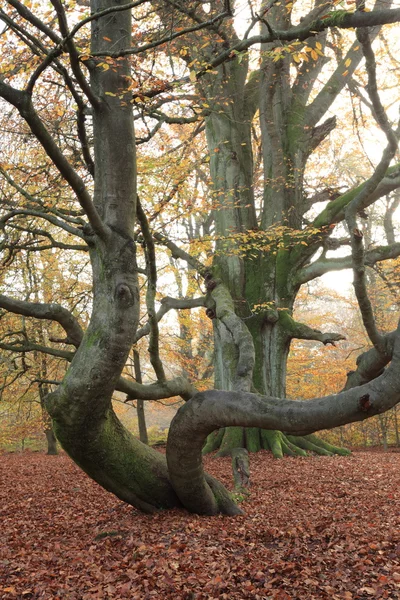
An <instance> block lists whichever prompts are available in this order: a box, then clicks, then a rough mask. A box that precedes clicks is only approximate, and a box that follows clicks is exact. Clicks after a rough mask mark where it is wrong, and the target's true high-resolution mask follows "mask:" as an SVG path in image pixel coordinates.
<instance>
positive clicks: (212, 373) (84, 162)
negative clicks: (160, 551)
mask: <svg viewBox="0 0 400 600" xmlns="http://www.w3.org/2000/svg"><path fill="white" fill-rule="evenodd" d="M399 20H400V9H399V8H397V7H396V6H395V5H391V4H390V3H389V4H388V3H384V2H381V0H377V2H376V3H375V4H373V5H372V4H371V6H369V5H367V4H366V3H365V2H362V1H360V2H359V1H357V2H356V3H352V2H347V3H346V2H336V1H333V2H330V1H328V2H320V1H319V0H316V2H310V3H309V2H306V1H304V2H299V3H296V4H295V3H293V2H291V1H287V2H286V1H283V2H282V1H279V2H275V1H273V0H271V1H269V2H261V3H260V4H259V3H258V2H255V1H253V0H249V1H248V2H236V3H235V2H233V0H232V1H229V0H223V1H222V0H216V1H214V2H204V1H203V0H198V1H193V2H192V1H189V2H180V0H177V1H175V0H160V1H159V2H157V1H156V2H148V1H147V0H136V1H134V2H130V3H126V4H124V3H123V2H121V1H118V0H91V1H90V2H89V1H86V0H76V1H75V2H69V3H66V2H63V1H62V0H51V2H50V3H49V4H48V5H46V6H44V5H43V4H42V3H41V2H38V1H35V0H30V1H28V2H21V1H20V0H7V1H6V2H5V4H4V6H3V7H2V8H1V9H0V21H1V26H2V30H1V34H0V49H1V68H0V99H1V115H0V118H1V132H2V133H1V150H0V152H1V154H0V185H1V200H0V202H1V204H0V211H1V212H0V224H1V231H2V239H1V249H0V251H1V271H0V277H1V287H2V292H3V293H2V294H1V295H0V309H1V313H0V317H1V318H0V334H1V335H0V350H1V355H0V359H1V361H0V369H1V371H0V374H1V399H0V411H1V412H0V414H1V421H2V422H1V429H0V436H1V437H2V445H3V446H5V447H7V444H11V443H12V442H13V440H15V439H17V440H20V441H21V440H25V439H29V438H30V436H32V435H33V434H36V433H37V431H38V429H39V428H42V429H44V430H45V432H46V437H47V439H48V444H49V452H50V453H51V452H56V440H57V441H58V443H59V445H60V446H61V447H62V449H63V450H64V451H65V453H66V454H67V455H68V456H69V457H70V458H71V459H72V460H73V461H74V462H75V463H76V464H77V465H78V466H79V467H80V468H81V469H82V470H83V471H85V472H86V473H87V475H89V477H90V478H92V479H93V480H94V481H96V482H97V483H98V484H100V485H101V486H102V487H104V488H105V489H106V490H107V491H109V492H112V493H113V494H114V495H115V496H117V497H118V498H119V499H120V500H122V501H123V502H125V503H127V504H129V505H131V506H133V507H134V508H136V509H138V510H140V511H143V512H145V513H150V514H153V513H157V512H158V511H159V510H160V509H171V508H176V507H178V508H182V507H184V508H185V509H186V510H187V511H189V512H192V513H194V514H197V515H209V516H212V515H217V514H219V513H222V514H225V515H231V516H232V515H237V514H241V513H242V509H241V508H240V506H239V504H240V502H239V503H238V498H237V497H236V496H237V495H236V496H235V494H233V495H232V494H231V493H230V491H229V490H228V489H227V487H226V485H224V484H223V483H222V482H221V480H220V478H219V477H215V476H213V475H211V474H208V473H207V472H205V471H204V468H203V458H202V457H203V455H204V454H207V453H208V452H214V451H217V456H219V457H225V456H231V455H233V456H235V452H236V451H237V449H242V450H243V452H242V454H241V455H240V456H241V459H240V460H242V461H244V463H245V467H243V464H242V467H240V468H241V469H242V471H243V468H244V469H245V470H246V469H247V466H246V465H247V462H246V461H247V460H248V456H249V455H248V452H249V453H250V462H251V460H252V458H251V457H252V453H254V452H257V451H260V450H268V451H271V452H272V455H273V457H275V458H278V459H281V460H282V458H283V457H284V456H285V455H286V456H289V457H292V458H295V457H298V458H304V459H305V458H306V457H307V456H308V455H310V454H311V455H324V456H327V457H332V456H333V455H339V456H342V457H345V456H347V455H348V454H349V450H348V449H347V448H346V445H351V446H354V445H373V444H375V445H376V443H381V442H382V443H383V445H384V447H385V449H387V448H388V447H389V446H390V445H393V444H397V445H398V444H399V430H398V422H397V412H396V405H397V404H398V402H399V400H400V379H399V378H400V369H399V361H400V334H398V333H397V331H398V324H397V322H398V304H399V291H398V283H399V256H400V242H399V241H397V240H398V233H399V231H398V229H399V227H398V221H399V204H400V195H399V192H398V188H399V186H400V163H399V162H398V159H399V157H398V135H399V121H398V119H399V102H398V100H399V99H398V93H397V90H398V67H399V65H398V59H397V58H396V56H397V50H398V48H397V46H398V39H397V38H398V35H397V34H398V31H399V25H398V22H399ZM349 274H350V275H349ZM329 282H330V283H329ZM346 282H347V283H346ZM154 402H159V403H160V406H161V407H162V406H164V405H165V404H167V405H168V404H171V405H176V406H179V407H180V408H179V410H178V411H177V414H176V416H175V417H174V419H173V420H172V422H171V425H170V427H169V432H168V440H167V444H166V451H165V456H164V453H162V452H159V451H158V450H157V449H156V448H154V447H152V446H150V445H148V443H147V442H148V439H147V431H146V426H145V414H146V405H150V404H153V403H154ZM129 407H134V409H135V410H136V411H137V415H138V417H137V431H134V430H133V428H132V427H129V423H128V422H126V423H125V424H124V414H126V413H127V411H128V412H129V410H130V413H129V414H130V415H132V410H133V408H129ZM160 410H162V408H161V409H160ZM388 411H389V412H388ZM372 417H374V419H371V418H372ZM130 418H132V417H130ZM366 419H368V421H365V420H366ZM369 419H371V420H369ZM128 420H129V419H127V421H128ZM360 421H361V422H362V423H361V424H360V425H358V426H357V427H358V429H355V427H356V426H355V425H351V424H354V423H357V422H360ZM349 424H350V425H349ZM333 428H339V429H337V430H336V432H337V433H334V434H330V433H328V434H324V435H317V432H319V431H321V430H330V429H333ZM352 428H353V429H352ZM374 428H375V429H374Z"/></svg>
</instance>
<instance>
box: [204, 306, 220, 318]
mask: <svg viewBox="0 0 400 600" xmlns="http://www.w3.org/2000/svg"><path fill="white" fill-rule="evenodd" d="M206 316H207V317H208V318H209V319H215V317H216V316H217V315H216V314H215V310H214V309H213V308H207V310H206Z"/></svg>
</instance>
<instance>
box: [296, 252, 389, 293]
mask: <svg viewBox="0 0 400 600" xmlns="http://www.w3.org/2000/svg"><path fill="white" fill-rule="evenodd" d="M398 256H400V243H395V244H391V245H390V246H377V247H376V248H371V250H367V251H366V252H365V253H364V264H365V265H367V266H368V267H372V266H373V265H375V264H376V263H377V262H380V261H383V260H388V259H390V258H397V257H398ZM352 260H353V259H352V256H351V254H349V256H341V257H339V258H319V259H318V260H316V261H315V262H313V263H311V264H310V265H307V266H306V267H304V268H303V269H301V270H300V271H298V273H297V275H296V284H299V285H302V284H303V283H307V281H311V280H313V279H316V278H317V277H321V276H322V275H325V273H331V272H332V271H343V270H344V269H351V267H352V264H353V262H352Z"/></svg>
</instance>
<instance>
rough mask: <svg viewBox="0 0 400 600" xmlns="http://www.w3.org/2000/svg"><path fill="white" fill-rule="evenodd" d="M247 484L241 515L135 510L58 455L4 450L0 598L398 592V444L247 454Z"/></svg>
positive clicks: (225, 473)
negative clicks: (321, 453) (345, 453)
mask: <svg viewBox="0 0 400 600" xmlns="http://www.w3.org/2000/svg"><path fill="white" fill-rule="evenodd" d="M205 463H206V468H207V470H208V471H209V472H210V473H212V474H213V475H215V476H217V477H219V478H220V479H221V480H223V481H224V483H225V484H227V485H228V486H231V485H232V475H231V468H230V459H229V458H219V459H215V458H212V457H207V458H206V460H205ZM251 484H252V485H251V495H250V497H249V499H248V500H246V501H245V502H243V503H242V507H243V509H244V510H245V515H243V516H239V517H224V516H218V517H198V516H196V515H191V514H188V513H186V512H185V511H183V510H173V511H168V512H162V513H159V514H156V515H155V516H148V515H143V514H140V513H139V512H137V511H136V510H134V509H132V508H131V507H129V506H127V505H126V504H123V503H122V502H120V501H119V500H118V499H117V498H115V497H113V496H112V495H111V494H108V493H107V492H105V491H104V490H102V489H101V488H100V487H99V486H98V485H97V484H95V483H93V482H92V481H91V480H89V478H88V477H87V476H86V475H85V474H84V473H82V472H81V471H80V470H79V469H78V467H76V466H75V465H74V464H73V463H72V462H71V460H70V459H69V458H68V457H67V456H65V455H64V454H62V455H60V456H58V457H49V456H45V455H44V454H36V453H23V454H3V455H1V456H0V598H1V599H7V600H14V599H15V598H17V599H18V600H22V599H25V600H28V599H31V598H37V599H39V598H40V599H46V600H47V599H51V598H57V599H58V598H60V599H61V598H63V599H67V600H78V599H79V600H102V599H110V600H111V599H112V600H118V599H138V600H151V599H156V600H172V599H174V600H203V599H204V600H205V599H214V598H218V599H226V600H234V599H237V600H244V599H247V598H251V599H260V600H314V599H315V600H325V599H326V600H328V599H329V600H339V599H340V600H364V599H365V600H367V599H371V598H387V599H390V600H399V599H400V453H391V452H389V453H375V452H373V453H370V452H356V453H354V454H353V455H352V456H350V457H332V458H317V457H310V458H306V459H299V458H283V459H282V460H280V461H277V460H273V459H272V458H271V456H270V454H268V453H267V452H260V453H258V454H256V455H253V456H252V457H251Z"/></svg>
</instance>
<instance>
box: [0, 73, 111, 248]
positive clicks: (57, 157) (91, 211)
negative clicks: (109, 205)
mask: <svg viewBox="0 0 400 600" xmlns="http://www.w3.org/2000/svg"><path fill="white" fill-rule="evenodd" d="M0 96H1V97H2V98H4V100H6V101H7V102H9V103H10V104H12V105H13V106H15V108H16V109H17V110H18V112H19V113H20V115H21V117H22V118H23V119H24V121H26V123H27V124H28V125H29V127H30V129H31V131H32V133H33V134H34V135H35V136H36V138H37V140H38V141H39V143H40V144H41V145H42V147H43V149H44V150H45V152H46V154H47V156H48V157H49V158H50V159H51V160H52V162H53V163H54V165H55V166H56V167H57V169H58V170H59V172H60V173H61V175H62V176H63V177H64V178H65V179H66V181H67V182H68V183H69V185H70V186H71V188H72V189H73V190H74V192H75V194H76V197H77V199H78V201H79V203H80V205H81V206H82V208H83V210H84V211H85V213H86V215H87V217H88V219H89V222H90V224H91V226H92V228H93V231H94V232H95V233H96V234H97V235H99V237H101V238H103V239H104V238H105V237H107V235H108V228H107V227H106V226H105V225H104V223H103V221H102V220H101V218H100V215H99V213H98V212H97V210H96V208H95V206H94V204H93V202H92V199H91V197H90V194H89V192H88V191H87V189H86V186H85V184H84V182H83V180H82V179H81V178H80V176H79V175H78V173H77V172H76V171H75V169H74V168H73V167H72V166H71V164H70V163H69V161H68V160H67V159H66V158H65V156H64V154H63V153H62V152H61V150H60V148H59V147H58V146H57V144H56V143H55V141H54V139H53V138H52V136H51V135H50V133H49V131H48V130H47V128H46V127H45V125H44V124H43V122H42V121H41V119H40V118H39V116H38V114H37V112H36V111H35V109H34V107H33V104H32V99H31V97H30V95H29V94H27V93H26V92H21V91H19V90H16V89H14V88H12V87H11V86H9V85H7V84H5V83H4V82H3V81H1V80H0Z"/></svg>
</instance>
